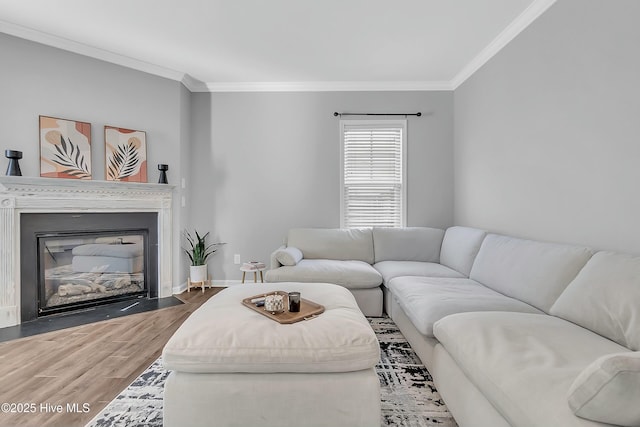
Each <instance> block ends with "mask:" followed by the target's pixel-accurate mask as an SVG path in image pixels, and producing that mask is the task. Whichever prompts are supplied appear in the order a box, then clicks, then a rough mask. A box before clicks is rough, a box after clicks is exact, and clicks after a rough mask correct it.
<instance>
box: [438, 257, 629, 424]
mask: <svg viewBox="0 0 640 427" xmlns="http://www.w3.org/2000/svg"><path fill="white" fill-rule="evenodd" d="M505 248H506V247H505ZM564 249H567V248H564ZM570 252H573V254H574V255H575V254H576V253H577V252H579V251H576V248H575V247H574V248H573V249H571V250H570ZM565 254H566V252H565ZM574 260H575V258H574ZM567 264H568V265H565V269H564V270H563V271H557V272H556V273H559V274H558V275H557V276H556V278H560V277H563V273H565V274H569V273H570V268H571V267H569V265H571V263H567ZM547 267H549V266H547ZM572 267H574V268H575V267H576V264H573V266H572ZM521 271H524V270H521ZM564 277H565V278H566V276H564ZM529 279H531V278H529ZM545 279H546V280H545V281H549V279H550V277H546V278H545ZM563 280H564V279H563ZM548 311H549V312H550V314H551V315H532V314H525V313H513V312H511V313H510V312H484V313H482V312H472V313H461V314H455V315H451V316H447V317H444V318H442V319H441V320H439V321H438V322H436V323H435V325H434V327H433V331H434V335H435V337H436V338H437V340H438V341H439V344H438V345H437V346H436V348H435V350H434V354H433V358H432V363H431V365H430V367H429V369H430V371H431V373H432V374H433V376H434V379H435V381H436V385H437V387H438V390H439V391H440V393H441V394H442V396H443V397H444V399H445V401H446V402H447V405H448V406H449V408H450V409H451V410H452V412H453V413H454V415H455V416H456V419H457V421H458V423H459V424H460V425H461V426H465V425H478V424H479V423H478V421H479V418H478V413H491V411H493V415H492V416H489V415H487V417H486V419H487V420H488V419H489V418H491V417H493V420H494V421H495V417H496V415H498V416H499V417H501V418H502V419H503V421H501V422H499V423H495V422H494V423H493V424H494V425H505V423H508V425H512V426H538V425H561V426H568V427H572V426H575V427H586V426H609V425H622V426H638V425H640V408H639V407H638V405H637V403H638V402H639V401H640V322H638V319H640V257H636V256H632V255H628V254H617V253H613V252H597V253H595V254H594V255H593V256H592V257H590V258H589V260H588V261H587V262H586V264H585V265H584V266H583V267H582V268H580V270H579V272H578V273H577V274H576V275H575V277H574V278H572V279H571V280H570V283H569V284H568V285H567V286H565V287H564V288H563V290H562V292H561V293H560V295H559V297H558V298H557V299H556V301H555V302H554V303H553V304H552V306H551V308H550V309H549V310H548ZM453 378H455V387H454V385H453V384H452V379H453ZM461 389H462V390H465V392H464V393H462V394H465V395H467V398H466V399H461V398H460V397H461V393H459V392H457V390H461ZM469 390H471V391H472V392H469ZM470 394H473V395H474V397H473V403H472V404H469V402H468V396H469V395H470ZM470 408H474V409H473V411H470ZM478 408H484V409H481V410H478ZM491 408H493V409H491Z"/></svg>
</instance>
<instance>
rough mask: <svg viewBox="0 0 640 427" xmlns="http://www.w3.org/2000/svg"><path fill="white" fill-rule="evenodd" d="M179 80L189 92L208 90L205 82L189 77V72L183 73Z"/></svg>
mask: <svg viewBox="0 0 640 427" xmlns="http://www.w3.org/2000/svg"><path fill="white" fill-rule="evenodd" d="M180 82H181V83H182V84H183V85H184V87H186V88H187V89H189V91H190V92H209V89H207V85H206V83H204V82H201V81H200V80H198V79H196V78H194V77H191V76H190V75H189V74H185V75H183V76H182V79H181V80H180Z"/></svg>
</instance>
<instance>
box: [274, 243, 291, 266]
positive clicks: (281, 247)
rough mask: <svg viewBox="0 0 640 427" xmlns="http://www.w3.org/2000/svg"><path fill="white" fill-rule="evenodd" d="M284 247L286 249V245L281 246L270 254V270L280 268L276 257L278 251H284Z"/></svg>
mask: <svg viewBox="0 0 640 427" xmlns="http://www.w3.org/2000/svg"><path fill="white" fill-rule="evenodd" d="M286 247H287V246H286V245H282V246H280V247H279V248H278V249H276V250H275V251H273V252H271V257H270V261H271V269H272V270H275V269H276V268H280V267H282V264H280V262H279V261H278V260H277V259H276V255H277V254H278V251H279V250H281V249H284V248H286Z"/></svg>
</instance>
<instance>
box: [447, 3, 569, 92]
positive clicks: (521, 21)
mask: <svg viewBox="0 0 640 427" xmlns="http://www.w3.org/2000/svg"><path fill="white" fill-rule="evenodd" d="M556 1H557V0H535V1H534V2H533V3H531V4H530V5H529V7H528V8H526V9H525V10H524V11H523V12H522V13H521V14H520V15H518V17H517V18H516V19H515V20H514V21H513V22H511V24H509V25H508V26H507V28H505V29H504V30H503V31H502V32H501V33H500V34H498V37H496V38H495V39H493V41H492V42H491V43H489V45H487V47H485V48H484V49H482V51H481V52H480V53H479V54H478V55H477V56H476V57H475V58H473V59H472V60H471V62H469V63H468V64H467V65H466V66H465V67H464V68H463V69H462V70H461V71H460V72H459V73H458V74H457V75H456V76H455V77H454V78H453V79H452V80H451V87H452V90H455V89H457V88H458V86H460V85H461V84H462V83H464V82H465V81H466V80H467V79H468V78H469V77H471V76H472V75H473V74H474V73H475V72H476V71H478V70H479V69H480V67H482V66H483V65H484V64H486V63H487V62H488V61H489V60H490V59H491V58H493V57H494V56H495V55H496V54H497V53H498V52H500V51H501V50H502V48H504V47H505V46H506V45H507V44H508V43H509V42H510V41H511V40H513V39H514V38H516V36H517V35H518V34H520V33H521V32H522V31H523V30H524V29H525V28H527V27H528V26H529V25H531V23H532V22H533V21H535V20H536V19H538V17H539V16H540V15H542V14H543V13H544V12H545V11H546V10H547V9H549V8H550V7H551V6H552V5H553V4H554V3H555V2H556Z"/></svg>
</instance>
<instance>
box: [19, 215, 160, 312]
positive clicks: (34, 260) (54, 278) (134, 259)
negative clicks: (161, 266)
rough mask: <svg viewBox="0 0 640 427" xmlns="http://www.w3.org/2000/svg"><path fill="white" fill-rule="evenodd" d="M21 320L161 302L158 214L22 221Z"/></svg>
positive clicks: (24, 217)
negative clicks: (147, 300)
mask: <svg viewBox="0 0 640 427" xmlns="http://www.w3.org/2000/svg"><path fill="white" fill-rule="evenodd" d="M20 222H21V227H20V230H21V240H20V269H21V276H20V278H21V320H22V321H23V322H26V321H29V320H34V319H36V318H38V317H42V316H47V315H51V314H56V313H61V312H66V311H72V310H78V309H85V308H87V307H92V306H96V305H101V304H108V303H112V302H116V301H123V300H128V299H137V298H142V297H148V298H156V297H157V296H158V283H157V282H158V230H157V228H158V227H157V214H156V213H148V212H123V213H46V214H41V213H25V214H22V215H21V216H20Z"/></svg>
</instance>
